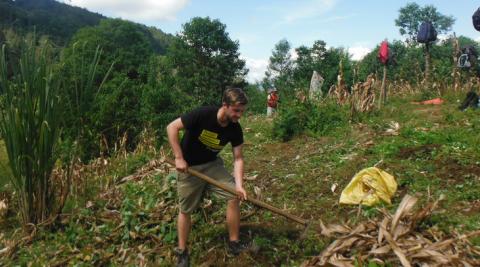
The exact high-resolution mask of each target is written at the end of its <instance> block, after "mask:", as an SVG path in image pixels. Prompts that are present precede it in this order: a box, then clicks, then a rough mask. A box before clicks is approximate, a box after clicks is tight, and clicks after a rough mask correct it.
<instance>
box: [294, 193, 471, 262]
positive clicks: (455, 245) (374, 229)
mask: <svg viewBox="0 0 480 267" xmlns="http://www.w3.org/2000/svg"><path fill="white" fill-rule="evenodd" d="M416 202H417V198H415V197H413V196H410V195H405V197H404V198H403V200H402V202H401V203H400V205H399V207H398V209H397V211H396V212H395V214H394V215H393V216H392V215H391V214H389V213H388V212H387V211H383V213H384V218H383V219H382V220H381V221H380V220H378V221H376V220H370V221H367V222H364V223H361V224H359V225H358V226H356V227H354V228H351V227H349V226H346V225H329V226H328V227H326V226H324V225H323V224H322V225H321V228H322V229H321V234H322V235H325V236H328V237H333V238H335V239H336V240H335V241H333V242H332V243H331V244H330V245H329V246H328V247H327V248H326V249H325V250H323V252H322V253H321V254H320V255H319V256H316V257H313V258H312V259H311V260H309V261H306V262H304V263H303V265H302V266H304V267H306V266H332V265H333V266H346V267H347V266H348V267H350V266H352V267H354V266H358V265H360V266H363V265H364V263H368V262H375V263H378V264H380V265H384V264H387V263H389V264H394V266H399V265H400V264H401V265H403V266H480V250H479V249H478V247H475V246H473V245H472V244H471V243H470V242H469V241H468V238H470V237H473V236H478V235H480V231H475V232H471V233H469V234H463V235H457V236H455V237H446V236H444V234H443V233H442V232H440V231H438V230H435V229H434V228H426V227H422V224H421V223H422V222H423V221H425V219H427V217H428V216H429V215H430V214H432V212H433V210H434V209H435V208H436V207H437V204H438V202H439V200H437V201H435V202H433V203H430V204H428V205H427V206H426V207H424V208H423V209H420V210H418V211H415V212H414V211H412V209H413V207H414V206H415V204H416ZM369 266H370V265H369Z"/></svg>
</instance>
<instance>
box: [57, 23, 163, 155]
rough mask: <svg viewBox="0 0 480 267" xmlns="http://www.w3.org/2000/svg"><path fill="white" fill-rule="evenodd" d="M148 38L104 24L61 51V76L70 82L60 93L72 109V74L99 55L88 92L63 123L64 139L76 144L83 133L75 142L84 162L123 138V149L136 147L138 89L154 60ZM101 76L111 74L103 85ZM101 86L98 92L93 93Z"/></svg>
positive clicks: (129, 26) (131, 26) (128, 27)
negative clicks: (70, 116)
mask: <svg viewBox="0 0 480 267" xmlns="http://www.w3.org/2000/svg"><path fill="white" fill-rule="evenodd" d="M150 35H151V34H150V32H148V31H146V30H145V29H144V28H143V27H141V25H138V24H135V23H132V22H128V21H124V20H120V19H112V20H103V21H102V22H101V23H100V25H98V26H95V27H89V28H84V29H82V30H80V31H79V32H77V34H76V35H75V36H74V37H73V38H72V41H71V42H70V44H69V46H68V47H67V48H66V49H65V51H64V55H63V62H64V63H65V76H66V77H70V78H71V79H72V80H71V82H69V83H68V86H69V88H68V89H67V90H64V91H63V92H62V93H63V94H64V95H65V97H66V99H67V101H68V102H71V103H74V102H76V101H77V100H78V99H77V97H78V95H77V91H76V88H75V86H76V85H77V80H75V79H76V77H77V73H78V72H77V69H78V68H81V66H84V65H85V64H84V63H85V62H84V61H85V60H86V59H91V58H94V57H95V55H96V53H98V47H101V48H102V51H103V53H102V56H101V57H100V58H99V61H98V64H97V65H96V70H95V78H94V81H93V86H91V87H89V88H91V89H92V90H87V91H85V92H82V93H83V95H82V97H81V104H80V105H79V107H80V109H79V110H78V111H77V112H76V113H71V114H72V118H70V119H69V120H66V129H65V135H66V136H67V137H70V138H71V139H75V138H74V137H75V136H76V134H77V133H78V131H79V129H78V128H79V127H83V128H84V130H82V131H81V132H82V133H83V135H82V137H81V138H80V142H81V146H82V151H83V152H82V158H83V159H89V158H91V157H93V156H96V155H98V153H99V151H100V147H99V144H100V141H99V140H102V141H103V142H104V145H106V148H108V147H114V145H115V144H118V142H120V140H121V138H123V137H127V139H126V140H127V143H126V146H127V147H128V148H133V147H134V146H135V144H136V136H137V135H138V134H139V133H140V132H141V131H142V129H143V127H144V125H143V121H142V119H141V116H140V113H139V112H132V111H140V105H141V99H142V94H143V93H142V88H143V87H142V85H143V84H144V83H146V81H147V77H148V71H149V70H148V66H149V65H148V64H149V62H150V58H151V57H153V56H154V50H153V48H152V46H151V43H150V42H149V38H150V37H151V36H150ZM112 63H113V67H112ZM106 73H110V74H109V76H108V79H106V80H104V77H105V74H106ZM102 83H103V88H102V90H98V87H99V85H100V84H102ZM72 106H73V105H72ZM105 141H106V144H105Z"/></svg>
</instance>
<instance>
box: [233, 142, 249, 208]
mask: <svg viewBox="0 0 480 267" xmlns="http://www.w3.org/2000/svg"><path fill="white" fill-rule="evenodd" d="M242 147H243V145H238V146H236V147H233V176H234V177H235V190H236V191H237V195H238V196H239V197H240V198H241V199H243V200H247V192H246V191H245V189H244V188H243V153H242Z"/></svg>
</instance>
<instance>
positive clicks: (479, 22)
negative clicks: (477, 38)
mask: <svg viewBox="0 0 480 267" xmlns="http://www.w3.org/2000/svg"><path fill="white" fill-rule="evenodd" d="M472 22H473V27H474V28H475V30H477V31H480V8H478V9H477V11H475V13H473V16H472Z"/></svg>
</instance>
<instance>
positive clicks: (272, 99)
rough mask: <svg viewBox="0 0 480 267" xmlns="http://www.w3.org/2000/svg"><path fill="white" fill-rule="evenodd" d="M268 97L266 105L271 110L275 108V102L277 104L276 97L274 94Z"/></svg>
mask: <svg viewBox="0 0 480 267" xmlns="http://www.w3.org/2000/svg"><path fill="white" fill-rule="evenodd" d="M268 96H269V97H268V101H267V105H268V106H269V107H271V108H276V107H277V102H278V95H277V94H274V93H270V94H269V95H268Z"/></svg>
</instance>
